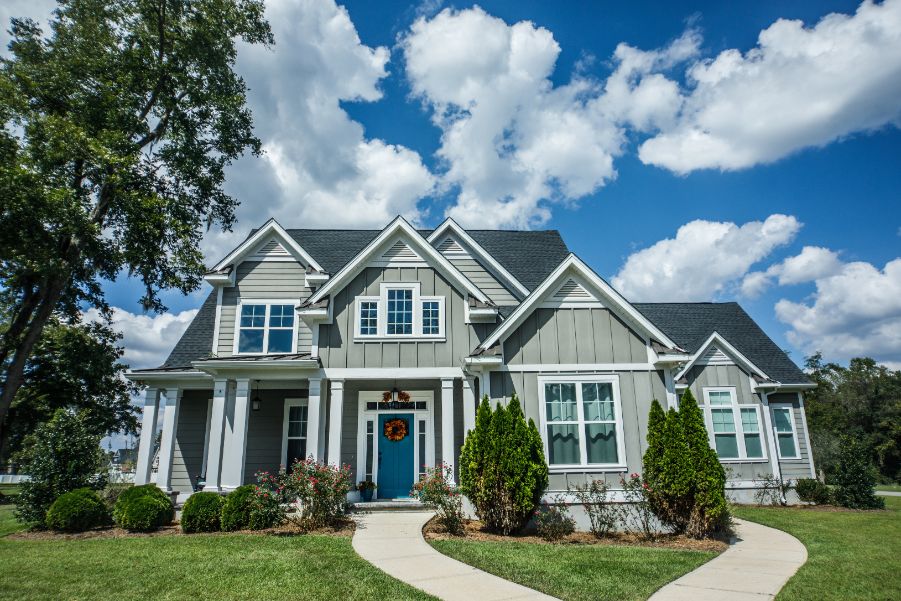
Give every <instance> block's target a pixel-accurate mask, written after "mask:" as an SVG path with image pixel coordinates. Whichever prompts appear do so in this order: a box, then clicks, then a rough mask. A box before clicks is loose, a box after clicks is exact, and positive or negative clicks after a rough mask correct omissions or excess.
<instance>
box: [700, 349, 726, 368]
mask: <svg viewBox="0 0 901 601" xmlns="http://www.w3.org/2000/svg"><path fill="white" fill-rule="evenodd" d="M698 363H699V364H700V365H735V362H734V361H732V359H731V358H730V357H729V355H727V354H726V353H724V352H723V351H721V350H720V349H718V348H717V347H715V346H711V347H710V348H709V349H707V352H706V353H704V356H703V357H701V358H700V359H698Z"/></svg>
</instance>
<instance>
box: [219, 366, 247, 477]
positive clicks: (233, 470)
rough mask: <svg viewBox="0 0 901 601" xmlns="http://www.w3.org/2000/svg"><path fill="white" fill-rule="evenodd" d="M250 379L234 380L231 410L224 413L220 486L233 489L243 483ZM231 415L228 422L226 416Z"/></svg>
mask: <svg viewBox="0 0 901 601" xmlns="http://www.w3.org/2000/svg"><path fill="white" fill-rule="evenodd" d="M249 389H250V380H248V379H247V378H241V379H239V380H236V381H235V397H234V402H233V403H229V404H230V405H231V409H233V411H229V412H227V413H226V427H225V441H224V442H225V444H224V448H223V449H222V487H223V488H225V489H228V490H234V489H236V488H238V487H239V486H241V485H242V484H244V459H245V457H246V455H247V422H248V419H249V417H250V395H249ZM229 417H231V422H230V423H229V420H228V418H229Z"/></svg>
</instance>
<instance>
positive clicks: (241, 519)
mask: <svg viewBox="0 0 901 601" xmlns="http://www.w3.org/2000/svg"><path fill="white" fill-rule="evenodd" d="M255 496H256V488H255V487H254V485H253V484H245V485H244V486H239V487H238V488H236V489H235V490H233V491H231V492H230V493H228V496H226V497H225V503H224V504H223V505H222V516H221V518H220V523H221V525H222V530H223V531H225V532H232V531H234V530H246V529H247V528H250V513H251V511H252V510H253V501H254V497H255Z"/></svg>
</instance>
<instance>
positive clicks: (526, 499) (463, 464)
mask: <svg viewBox="0 0 901 601" xmlns="http://www.w3.org/2000/svg"><path fill="white" fill-rule="evenodd" d="M547 483H548V468H547V462H546V461H545V459H544V445H543V444H542V442H541V435H540V434H539V433H538V428H536V427H535V423H534V422H533V421H532V420H531V419H530V420H529V421H528V422H526V419H525V416H524V415H523V412H522V408H521V407H520V404H519V399H518V398H517V396H516V395H513V397H512V398H511V399H510V403H509V405H508V406H507V407H504V406H503V405H501V404H498V405H497V408H496V409H495V410H494V411H492V410H491V407H490V405H489V402H488V397H487V396H485V397H484V398H483V399H482V402H481V404H480V406H479V410H478V413H477V414H476V424H475V428H474V429H473V430H472V431H471V432H470V433H469V434H468V435H467V437H466V441H465V443H464V444H463V450H462V452H461V455H460V489H461V491H462V492H463V494H465V495H466V496H467V498H469V500H470V502H471V503H472V504H473V506H474V507H475V511H476V515H478V516H479V519H481V520H482V522H483V523H484V524H485V526H486V528H488V530H490V531H492V532H500V533H502V534H510V533H511V532H513V531H514V530H518V529H520V528H522V527H523V526H524V525H525V524H526V523H527V522H528V521H529V519H530V518H531V517H532V515H533V513H534V512H535V508H536V507H537V506H538V502H539V501H540V499H541V495H542V493H543V492H544V489H545V488H547Z"/></svg>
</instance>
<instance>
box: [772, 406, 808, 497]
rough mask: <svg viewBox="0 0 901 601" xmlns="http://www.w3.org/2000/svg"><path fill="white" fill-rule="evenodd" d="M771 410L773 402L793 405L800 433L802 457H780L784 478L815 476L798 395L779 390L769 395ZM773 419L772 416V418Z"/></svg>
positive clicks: (796, 425) (793, 478)
mask: <svg viewBox="0 0 901 601" xmlns="http://www.w3.org/2000/svg"><path fill="white" fill-rule="evenodd" d="M768 400H769V403H770V411H772V406H773V403H779V404H783V405H791V406H792V409H793V410H794V411H792V414H793V415H794V418H795V432H797V434H798V455H799V456H800V459H780V460H779V470H780V471H781V472H782V478H783V479H785V480H788V479H791V480H797V479H798V478H815V477H816V475H815V474H811V472H810V449H809V448H808V447H807V436H805V435H804V434H805V433H804V421H803V420H802V417H801V412H802V411H803V409H802V408H801V403H799V402H798V395H797V393H794V392H777V393H774V394H771V395H769V397H768ZM771 419H772V418H771Z"/></svg>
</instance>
